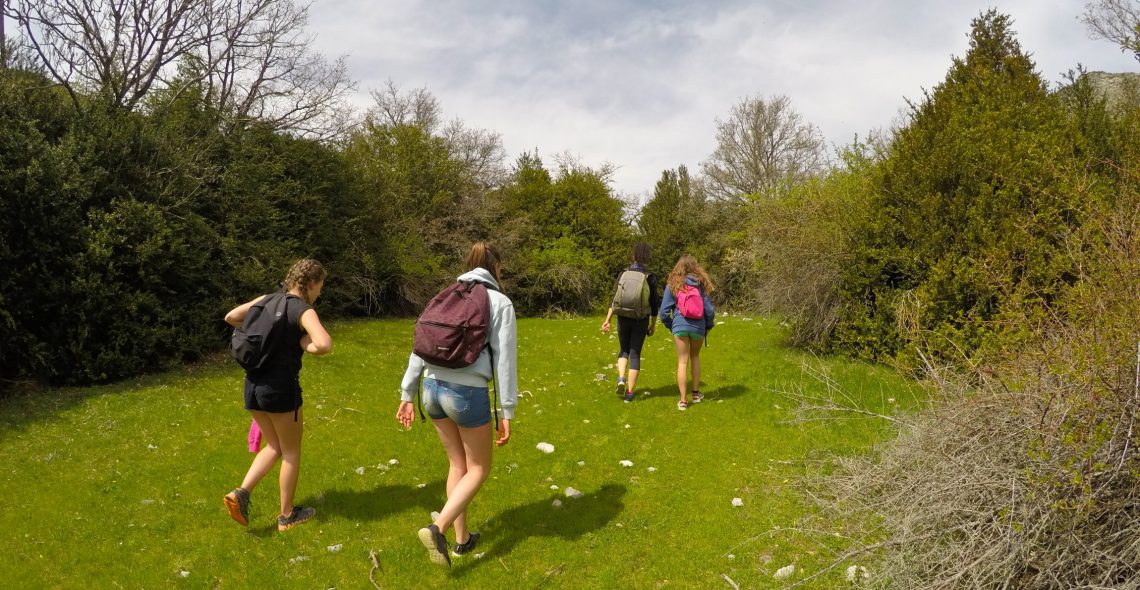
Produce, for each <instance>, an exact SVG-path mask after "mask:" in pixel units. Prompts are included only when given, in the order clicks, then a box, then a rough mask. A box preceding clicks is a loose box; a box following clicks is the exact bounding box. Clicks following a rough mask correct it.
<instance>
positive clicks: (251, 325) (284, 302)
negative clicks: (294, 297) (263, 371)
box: [230, 293, 289, 371]
mask: <svg viewBox="0 0 1140 590" xmlns="http://www.w3.org/2000/svg"><path fill="white" fill-rule="evenodd" d="M288 304H289V294H288V293H272V294H270V295H266V296H265V297H262V298H261V300H260V301H258V302H257V303H254V304H253V305H251V306H250V308H249V311H248V312H246V314H245V320H243V321H242V323H241V327H240V328H234V334H233V336H232V337H231V338H230V352H231V353H232V354H233V357H234V360H236V361H237V362H238V364H239V365H241V367H242V368H243V369H245V370H246V371H253V370H256V369H260V368H261V367H262V365H264V364H265V361H266V360H267V359H269V357H271V356H272V355H273V353H275V352H276V351H277V350H278V349H280V348H281V341H282V340H283V339H284V338H285V333H286V332H287V331H288V328H289V314H288V310H287V307H288Z"/></svg>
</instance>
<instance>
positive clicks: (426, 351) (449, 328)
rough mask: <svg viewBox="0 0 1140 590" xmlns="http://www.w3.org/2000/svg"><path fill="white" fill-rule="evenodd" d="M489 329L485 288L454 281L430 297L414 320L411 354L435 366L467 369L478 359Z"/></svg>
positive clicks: (488, 306)
mask: <svg viewBox="0 0 1140 590" xmlns="http://www.w3.org/2000/svg"><path fill="white" fill-rule="evenodd" d="M490 329H491V299H490V297H489V296H488V294H487V287H486V286H484V285H483V283H480V282H478V281H472V282H469V283H468V282H457V283H454V284H452V285H451V286H449V287H447V288H446V289H444V290H443V291H440V292H439V294H438V295H436V296H435V297H433V298H432V300H431V301H429V302H428V304H427V307H425V308H424V312H423V313H422V314H420V317H419V319H417V320H416V328H415V333H414V334H413V336H412V351H413V352H415V353H416V356H418V357H420V358H422V359H424V361H426V362H428V363H431V364H433V365H436V366H440V367H447V368H449V369H458V368H460V367H466V366H468V365H470V364H473V363H474V362H475V361H476V360H478V359H479V354H480V353H482V352H483V348H484V347H486V346H487V333H488V331H490Z"/></svg>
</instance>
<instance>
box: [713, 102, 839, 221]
mask: <svg viewBox="0 0 1140 590" xmlns="http://www.w3.org/2000/svg"><path fill="white" fill-rule="evenodd" d="M716 127H717V131H716V140H717V148H716V151H714V152H713V154H712V156H710V157H709V159H708V160H706V161H705V162H704V163H703V164H702V166H701V167H702V170H703V172H704V174H705V177H706V179H707V184H708V188H709V190H710V191H711V194H712V195H713V196H715V197H718V198H721V199H738V198H743V197H744V196H745V195H750V194H751V195H761V194H770V193H771V192H772V191H774V190H778V189H781V188H784V187H787V186H789V185H791V184H795V183H797V182H800V181H802V180H804V179H806V178H808V177H810V176H811V175H813V174H816V173H817V172H819V171H820V170H821V169H822V168H823V165H824V139H823V134H822V133H821V132H820V131H819V129H818V128H817V127H815V126H814V125H812V124H810V123H807V122H805V121H804V120H803V117H802V116H801V115H800V114H799V113H797V112H796V111H795V110H793V109H792V105H791V101H790V100H789V99H788V97H787V96H782V95H781V96H774V97H771V98H769V99H764V98H760V97H748V98H745V99H743V100H741V101H740V103H739V104H737V105H736V106H734V107H733V108H732V114H731V115H729V117H728V118H727V119H724V120H721V119H719V118H718V119H717V121H716Z"/></svg>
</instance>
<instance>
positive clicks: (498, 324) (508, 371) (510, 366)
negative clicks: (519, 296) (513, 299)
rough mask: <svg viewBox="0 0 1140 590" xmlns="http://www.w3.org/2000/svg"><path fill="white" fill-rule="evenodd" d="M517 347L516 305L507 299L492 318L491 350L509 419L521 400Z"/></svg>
mask: <svg viewBox="0 0 1140 590" xmlns="http://www.w3.org/2000/svg"><path fill="white" fill-rule="evenodd" d="M504 299H505V298H504ZM516 349H517V346H516V336H515V307H514V305H513V304H511V303H510V301H507V303H506V305H503V306H502V307H501V308H500V309H499V310H498V313H496V314H495V317H494V318H492V319H491V350H492V351H493V352H494V353H495V389H497V390H498V392H499V404H500V405H501V406H502V408H503V417H504V418H506V419H508V420H513V419H514V418H515V406H517V405H518V400H519V376H518V353H517V350H516Z"/></svg>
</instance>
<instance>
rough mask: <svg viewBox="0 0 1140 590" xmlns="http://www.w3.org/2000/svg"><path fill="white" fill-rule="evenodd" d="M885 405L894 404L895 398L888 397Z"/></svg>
mask: <svg viewBox="0 0 1140 590" xmlns="http://www.w3.org/2000/svg"><path fill="white" fill-rule="evenodd" d="M887 403H888V404H893V403H895V398H893V397H888V398H887Z"/></svg>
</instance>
